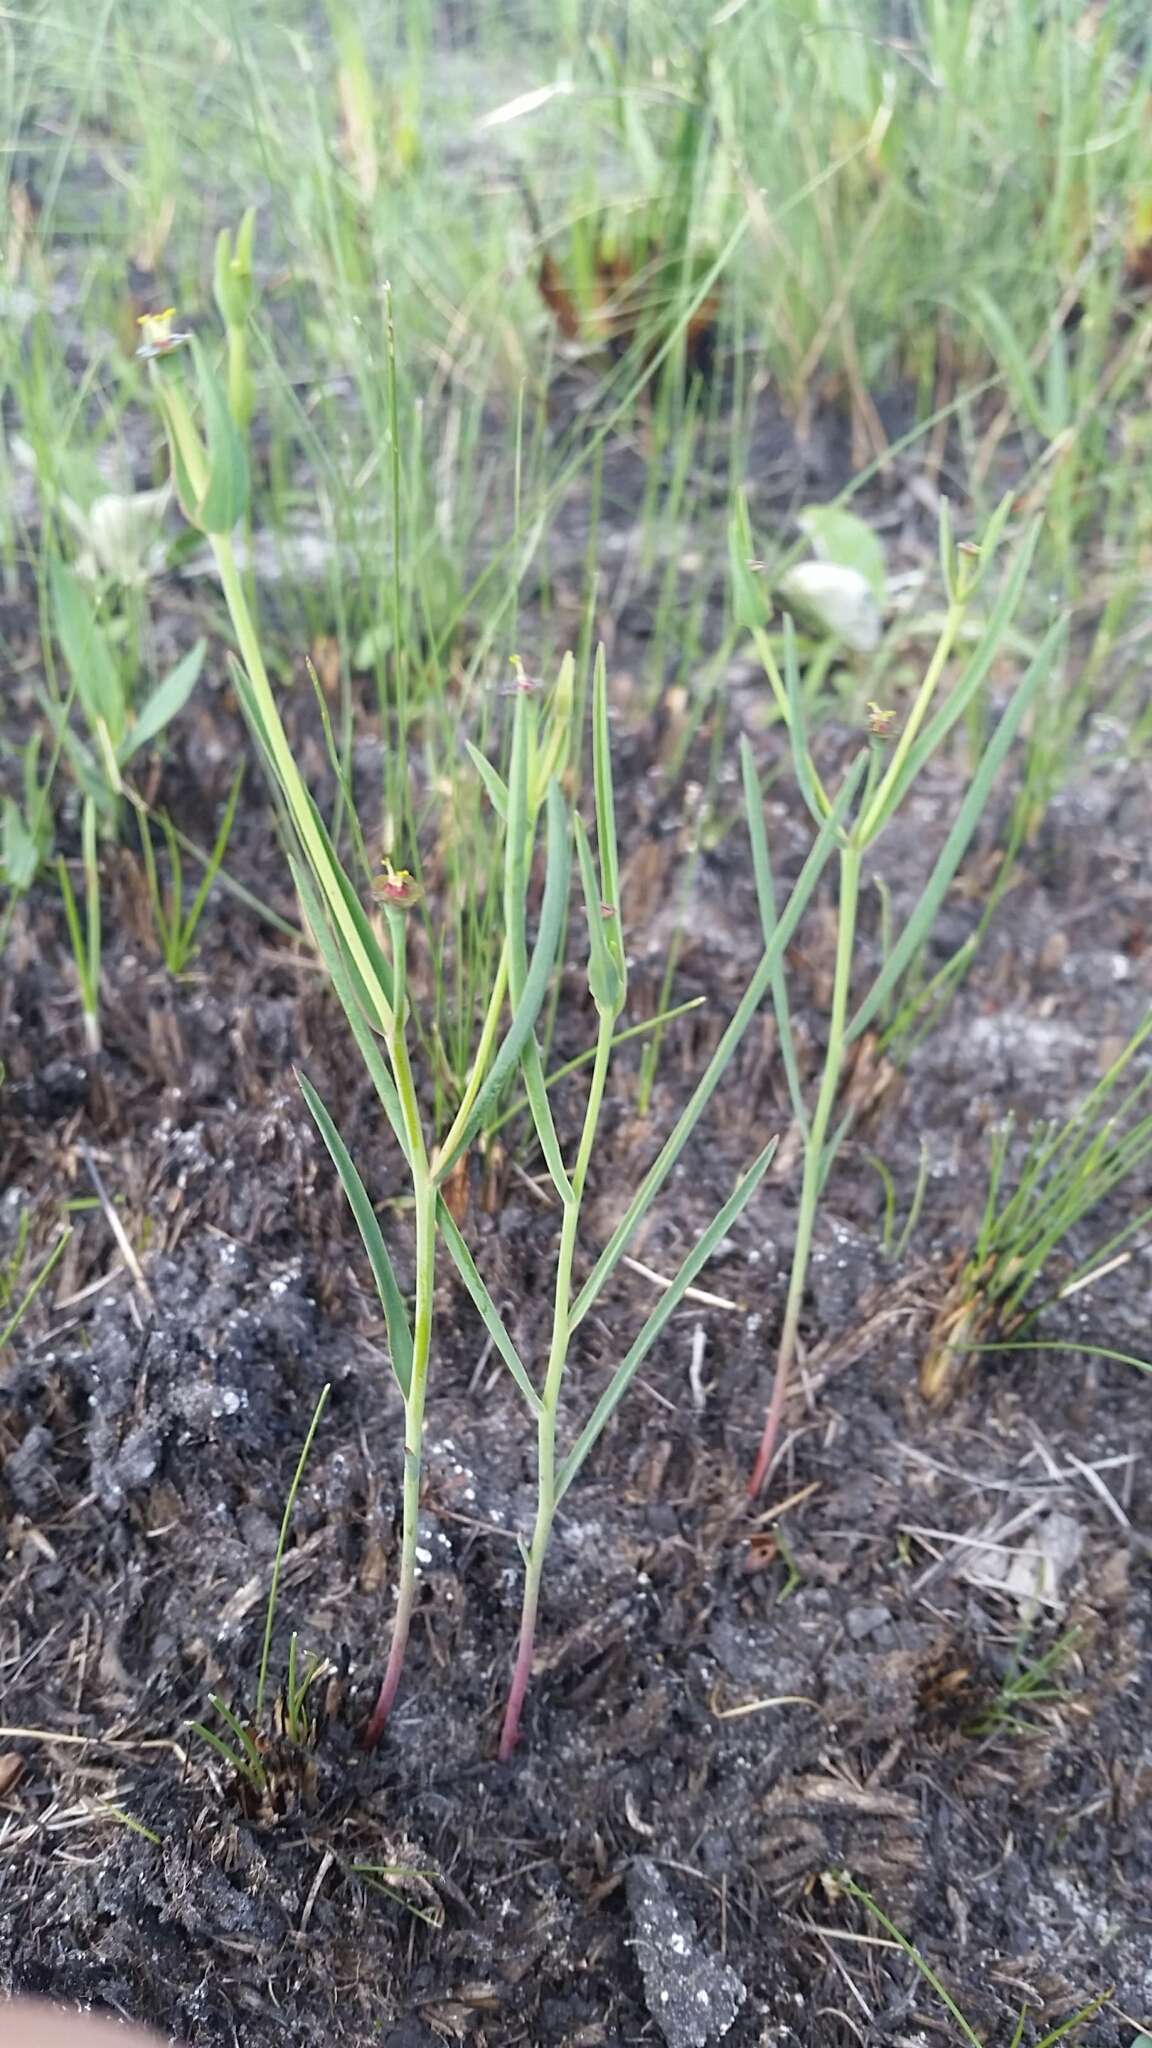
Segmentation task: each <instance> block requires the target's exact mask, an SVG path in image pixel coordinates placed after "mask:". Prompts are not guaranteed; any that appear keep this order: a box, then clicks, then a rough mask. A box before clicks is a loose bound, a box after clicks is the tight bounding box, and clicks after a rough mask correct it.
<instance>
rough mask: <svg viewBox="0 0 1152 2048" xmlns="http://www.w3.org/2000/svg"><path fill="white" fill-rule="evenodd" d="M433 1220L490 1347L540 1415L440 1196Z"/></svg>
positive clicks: (538, 1402)
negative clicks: (480, 1322)
mask: <svg viewBox="0 0 1152 2048" xmlns="http://www.w3.org/2000/svg"><path fill="white" fill-rule="evenodd" d="M436 1218H437V1222H438V1223H439V1225H440V1232H441V1235H442V1237H443V1239H444V1242H445V1244H446V1245H447V1247H448V1250H449V1251H450V1252H451V1254H452V1259H453V1262H454V1264H455V1267H456V1270H457V1272H458V1273H459V1275H460V1278H461V1279H462V1281H463V1282H464V1285H465V1287H466V1288H467V1289H468V1292H469V1294H470V1295H471V1297H472V1304H473V1307H474V1308H475V1309H476V1312H477V1314H478V1315H479V1317H480V1320H481V1321H482V1323H483V1325H484V1328H485V1329H486V1330H487V1332H488V1335H489V1336H490V1337H491V1339H492V1342H493V1344H494V1345H495V1346H496V1349H497V1351H498V1352H499V1353H500V1356H501V1358H502V1359H503V1361H504V1363H505V1365H506V1366H507V1367H508V1370H509V1372H510V1373H511V1375H512V1377H513V1379H514V1380H515V1382H516V1385H517V1386H518V1387H519V1389H520V1392H521V1393H522V1394H523V1396H524V1399H525V1400H526V1401H527V1403H528V1406H529V1408H530V1409H531V1410H532V1413H533V1415H540V1414H542V1413H543V1406H544V1404H543V1402H542V1401H541V1399H540V1396H539V1394H538V1393H537V1392H536V1389H535V1387H534V1386H533V1385H532V1382H531V1380H530V1379H529V1377H528V1373H527V1371H526V1369H525V1366H524V1363H523V1361H522V1359H521V1357H520V1353H519V1352H518V1351H517V1349H516V1346H515V1344H514V1343H513V1342H512V1339H511V1337H510V1336H509V1334H508V1326H507V1324H506V1323H505V1321H504V1318H503V1317H502V1315H501V1314H500V1311H499V1309H498V1308H497V1306H496V1303H495V1302H494V1301H493V1299H492V1296H491V1295H490V1294H489V1292H488V1289H487V1287H486V1286H485V1285H484V1280H483V1278H482V1276H481V1273H480V1270H479V1268H478V1266H477V1264H476V1261H475V1259H474V1258H473V1257H472V1254H471V1252H470V1251H469V1249H468V1246H467V1245H466V1243H465V1242H464V1238H463V1237H462V1235H461V1233H460V1231H459V1230H458V1228H457V1226H456V1223H455V1220H454V1219H453V1217H452V1215H451V1214H450V1212H449V1210H448V1207H447V1204H446V1203H445V1201H444V1199H443V1197H442V1196H441V1197H440V1198H439V1199H438V1201H437V1205H436Z"/></svg>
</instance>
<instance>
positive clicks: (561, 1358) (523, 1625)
mask: <svg viewBox="0 0 1152 2048" xmlns="http://www.w3.org/2000/svg"><path fill="white" fill-rule="evenodd" d="M598 1015H599V1027H598V1030H597V1036H596V1058H595V1062H594V1064H593V1068H592V1080H591V1083H590V1085H589V1089H588V1102H587V1105H586V1107H585V1111H584V1127H583V1130H582V1131H581V1134H580V1147H579V1150H578V1152H577V1155H576V1165H575V1167H574V1168H573V1171H572V1175H571V1187H572V1194H571V1197H570V1199H569V1200H568V1201H566V1202H565V1204H564V1220H563V1222H562V1224H561V1227H560V1246H559V1250H558V1252H557V1255H556V1296H555V1302H554V1305H553V1312H552V1342H551V1345H550V1347H549V1352H548V1369H547V1372H546V1374H545V1379H544V1391H543V1395H542V1397H541V1407H540V1413H539V1416H538V1417H537V1423H536V1434H537V1453H536V1523H535V1527H534V1529H533V1531H532V1542H531V1545H530V1546H529V1549H528V1551H527V1554H526V1556H525V1560H524V1565H525V1571H524V1597H523V1602H522V1606H521V1610H520V1636H519V1642H518V1646H517V1651H516V1663H515V1666H514V1667H513V1672H512V1683H511V1686H510V1687H509V1691H508V1701H507V1705H506V1707H505V1709H504V1725H503V1727H502V1729H501V1731H500V1761H501V1763H507V1762H508V1760H509V1758H510V1757H511V1755H512V1751H513V1750H514V1749H515V1747H516V1740H517V1737H518V1735H519V1733H520V1714H521V1710H522V1708H523V1705H524V1696H525V1694H526V1692H527V1690H528V1682H529V1680H530V1678H531V1676H532V1653H533V1648H534V1645H535V1641H536V1617H537V1613H538V1610H539V1604H540V1578H541V1574H542V1572H543V1570H544V1559H545V1557H546V1556H547V1553H548V1544H549V1541H550V1539H551V1535H552V1523H553V1521H554V1520H555V1516H556V1499H557V1496H556V1414H557V1409H558V1408H559V1405H560V1389H561V1386H562V1385H563V1381H564V1367H565V1365H566V1364H567V1361H568V1347H569V1345H570V1343H571V1341H572V1262H573V1259H574V1257H575V1252H576V1234H577V1231H578V1229H579V1224H580V1205H581V1199H582V1197H583V1193H584V1182H585V1179H586V1177H587V1173H588V1162H589V1160H590V1158H591V1156H592V1146H593V1143H594V1141H595V1137H596V1128H597V1125H598V1123H599V1121H600V1110H601V1106H602V1104H603V1101H604V1086H605V1082H606V1081H607V1078H608V1062H609V1060H610V1058H611V1054H612V1038H613V1033H614V1029H615V1024H616V1017H617V1015H618V1012H617V1011H614V1010H610V1009H608V1008H605V1009H601V1010H600V1011H599V1012H598Z"/></svg>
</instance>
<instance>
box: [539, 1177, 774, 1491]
mask: <svg viewBox="0 0 1152 2048" xmlns="http://www.w3.org/2000/svg"><path fill="white" fill-rule="evenodd" d="M777 1143H778V1140H777V1139H775V1138H773V1139H772V1140H771V1141H770V1143H769V1144H767V1145H765V1147H764V1150H763V1151H762V1152H761V1154H760V1157H759V1158H758V1159H757V1160H755V1161H754V1163H753V1164H752V1166H750V1167H749V1169H748V1172H747V1173H746V1174H745V1175H744V1178H743V1179H742V1180H741V1181H738V1182H737V1184H736V1186H735V1188H734V1189H733V1190H732V1193H731V1194H730V1195H729V1197H728V1200H727V1201H726V1202H725V1204H724V1207H723V1208H722V1209H721V1210H719V1212H718V1213H717V1214H716V1215H715V1216H714V1217H713V1218H712V1221H711V1223H710V1224H709V1225H708V1228H707V1230H706V1231H704V1233H703V1235H702V1236H701V1237H700V1238H699V1240H698V1242H697V1243H696V1245H695V1247H694V1249H693V1250H692V1251H691V1252H690V1253H689V1254H688V1257H687V1258H686V1259H685V1261H684V1263H683V1265H682V1266H681V1267H680V1269H679V1271H678V1273H677V1274H676V1276H675V1278H674V1280H673V1281H672V1284H671V1286H670V1287H668V1288H666V1289H665V1291H664V1293H663V1294H662V1295H661V1296H660V1299H659V1301H658V1302H657V1304H656V1306H655V1308H654V1309H653V1310H652V1313H651V1315H650V1316H649V1317H648V1319H647V1321H646V1323H645V1324H644V1327H643V1329H642V1330H641V1332H640V1335H639V1336H638V1337H637V1339H636V1341H635V1343H634V1344H632V1345H631V1346H630V1347H629V1350H628V1352H627V1355H626V1356H625V1358H624V1360H623V1361H622V1363H621V1364H620V1365H618V1366H617V1368H616V1371H615V1372H614V1373H613V1375H612V1378H611V1379H610V1381H609V1382H608V1385H607V1387H606V1388H605V1389H604V1392H603V1393H602V1394H601V1396H600V1399H599V1400H598V1401H597V1403H596V1406H595V1408H594V1409H593V1410H592V1413H591V1415H590V1416H589V1418H588V1421H587V1422H586V1424H585V1425H584V1428H583V1429H582V1430H581V1432H580V1435H579V1436H578V1438H577V1439H576V1442H575V1443H574V1444H573V1446H572V1449H571V1450H570V1451H569V1453H568V1456H567V1457H566V1458H565V1459H564V1462H563V1464H562V1465H561V1467H560V1471H559V1475H558V1477H557V1480H556V1499H557V1501H560V1500H562V1499H563V1497H564V1495H565V1494H566V1493H567V1491H568V1488H569V1487H570V1486H571V1484H572V1481H573V1480H574V1479H575V1477H576V1474H577V1473H578V1472H579V1470H580V1467H581V1465H582V1464H583V1463H584V1460H585V1459H586V1458H587V1456H588V1453H589V1452H590V1451H591V1450H592V1449H593V1448H594V1446H595V1445H596V1443H597V1442H598V1441H599V1439H600V1436H601V1434H602V1432H603V1430H604V1428H605V1426H606V1425H607V1423H608V1422H610V1420H611V1418H612V1416H613V1415H614V1414H615V1412H616V1410H617V1408H618V1407H619V1405H620V1403H621V1401H622V1400H623V1398H624V1396H625V1394H626V1393H627V1391H628V1388H629V1387H630V1385H631V1384H632V1381H633V1380H634V1379H635V1377H636V1374H637V1373H638V1371H639V1370H640V1367H641V1365H642V1364H643V1363H644V1360H645V1358H646V1357H647V1355H648V1353H649V1351H650V1350H651V1349H652V1346H653V1344H654V1343H655V1342H656V1339H657V1337H658V1336H659V1335H660V1332H661V1331H662V1330H663V1328H664V1325H665V1324H666V1323H667V1321H668V1320H669V1317H670V1316H672V1315H674V1314H675V1312H676V1310H677V1309H678V1308H679V1306H680V1303H681V1302H682V1300H683V1299H684V1296H685V1294H686V1293H687V1290H688V1289H689V1287H691V1285H692V1282H693V1281H694V1280H695V1278H696V1275H697V1274H698V1273H699V1271H700V1269H701V1267H702V1266H704V1265H705V1264H706V1263H707V1261H708V1260H709V1259H710V1258H711V1256H712V1254H713V1252H714V1251H715V1249H716V1247H717V1245H718V1244H719V1243H720V1240H721V1238H723V1237H725V1236H726V1235H727V1233H728V1231H729V1230H730V1229H731V1228H732V1225H733V1223H734V1222H735V1221H736V1218H737V1217H738V1216H739V1215H740V1213H741V1211H742V1210H743V1209H744V1208H745V1207H746V1206H747V1204H748V1203H749V1202H750V1201H751V1199H752V1196H753V1195H754V1194H755V1192H756V1190H757V1188H758V1187H759V1185H760V1182H761V1181H762V1180H763V1178H764V1175H765V1174H766V1173H767V1171H768V1168H769V1166H770V1164H771V1162H772V1157H773V1154H774V1153H775V1150H776V1146H777Z"/></svg>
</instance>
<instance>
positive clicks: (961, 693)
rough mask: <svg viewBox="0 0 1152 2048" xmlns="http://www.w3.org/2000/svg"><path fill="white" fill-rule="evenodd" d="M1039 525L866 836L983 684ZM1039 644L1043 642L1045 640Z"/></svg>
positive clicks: (899, 800) (1013, 607)
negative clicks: (954, 682)
mask: <svg viewBox="0 0 1152 2048" xmlns="http://www.w3.org/2000/svg"><path fill="white" fill-rule="evenodd" d="M1040 525H1041V522H1040V521H1039V520H1036V521H1034V523H1033V525H1032V527H1031V528H1030V530H1029V532H1028V534H1027V535H1026V537H1025V539H1024V541H1023V543H1022V545H1021V547H1020V550H1019V553H1018V554H1017V556H1016V559H1015V561H1014V562H1013V564H1012V567H1011V569H1010V570H1009V572H1008V574H1007V576H1006V577H1005V578H1004V582H1003V585H1002V586H1001V590H1000V594H999V596H998V597H997V600H996V603H995V604H994V605H993V607H992V610H991V612H990V614H989V616H988V622H987V624H986V625H985V628H984V631H983V633H982V634H981V636H980V639H979V640H978V641H977V643H976V646H975V647H974V648H973V650H972V653H971V654H970V655H969V657H968V661H967V663H966V664H965V667H964V671H963V673H962V675H961V677H960V680H959V682H958V683H957V685H956V687H955V689H954V690H951V691H950V692H949V694H948V696H947V697H945V699H944V701H943V703H942V704H941V705H940V707H939V709H938V711H937V712H936V715H935V717H933V718H931V719H930V720H929V722H928V724H927V725H926V726H925V727H924V730H923V732H922V733H920V734H919V736H918V738H917V740H916V742H915V744H914V745H913V746H912V747H911V748H910V749H909V753H908V759H907V760H906V761H905V763H904V767H903V771H902V773H901V774H900V776H899V777H898V779H897V781H896V782H895V783H894V784H893V787H892V789H891V791H890V792H889V794H888V798H887V801H886V803H885V806H884V817H883V818H882V819H881V820H880V821H879V822H878V823H877V825H876V827H875V829H874V830H873V831H872V832H871V833H870V835H869V837H870V838H875V837H876V835H877V833H878V832H879V831H880V829H881V827H882V825H883V824H884V822H885V821H886V820H887V819H888V818H890V817H891V816H892V813H893V811H895V810H898V809H899V806H900V804H901V803H902V802H903V800H904V797H905V796H906V794H907V792H908V789H909V787H910V786H911V784H912V783H913V782H915V780H916V777H917V776H918V775H919V773H920V771H921V769H922V768H923V767H924V765H925V763H926V762H927V761H928V760H929V759H930V757H931V756H932V755H933V754H934V753H936V751H937V749H938V748H939V747H940V746H941V744H942V743H943V741H944V740H945V739H946V738H947V737H948V734H949V733H950V732H951V730H952V727H953V726H954V725H955V724H956V721H957V720H958V719H960V718H962V717H963V716H964V713H965V711H966V710H967V709H968V706H969V704H970V703H971V702H972V699H973V698H974V697H975V695H976V693H977V691H978V690H980V689H982V688H983V685H984V683H985V681H986V679H987V677H988V673H989V670H990V669H991V667H992V664H993V662H994V661H995V659H996V657H997V655H998V654H999V653H1000V652H1001V651H1002V649H1003V645H1004V636H1005V634H1006V633H1007V630H1008V627H1009V626H1010V625H1011V623H1012V619H1013V616H1014V615H1015V612H1016V608H1017V606H1018V604H1019V602H1020V599H1021V597H1022V596H1023V592H1024V585H1025V582H1026V581H1027V578H1028V572H1029V570H1030V568H1031V566H1032V557H1033V555H1034V554H1035V552H1036V544H1037V542H1038V540H1039V538H1040ZM1058 625H1059V621H1056V622H1055V624H1054V625H1053V627H1052V628H1050V630H1049V634H1048V636H1047V639H1048V640H1050V639H1051V637H1052V633H1053V632H1055V630H1056V626H1058ZM1043 644H1044V645H1047V640H1046V641H1045V642H1044V643H1043Z"/></svg>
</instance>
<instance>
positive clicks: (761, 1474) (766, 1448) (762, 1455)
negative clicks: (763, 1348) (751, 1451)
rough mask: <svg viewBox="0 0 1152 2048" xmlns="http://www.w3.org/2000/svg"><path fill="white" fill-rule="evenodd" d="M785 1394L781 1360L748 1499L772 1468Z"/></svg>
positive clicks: (785, 1378) (785, 1375) (785, 1370)
mask: <svg viewBox="0 0 1152 2048" xmlns="http://www.w3.org/2000/svg"><path fill="white" fill-rule="evenodd" d="M787 1396H788V1367H787V1363H786V1361H784V1360H781V1361H780V1363H779V1364H778V1365H777V1367H776V1378H775V1380H774V1381H773V1385H772V1399H771V1400H770V1401H769V1403H768V1413H767V1414H766V1416H765V1417H764V1434H763V1436H762V1437H761V1439H760V1448H759V1450H758V1451H757V1453H756V1463H755V1464H754V1465H753V1467H752V1477H751V1478H750V1479H749V1481H748V1498H749V1500H755V1498H756V1495H757V1494H758V1493H759V1491H760V1488H761V1487H762V1486H763V1484H764V1481H765V1480H766V1479H767V1477H768V1474H769V1472H770V1471H771V1470H772V1465H773V1461H774V1459H775V1456H776V1445H777V1442H778V1439H779V1436H780V1424H781V1422H782V1421H783V1419H784V1403H785V1400H786V1399H787Z"/></svg>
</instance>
